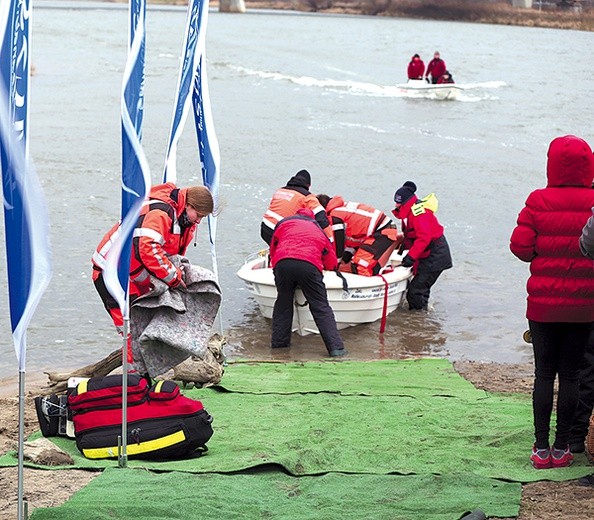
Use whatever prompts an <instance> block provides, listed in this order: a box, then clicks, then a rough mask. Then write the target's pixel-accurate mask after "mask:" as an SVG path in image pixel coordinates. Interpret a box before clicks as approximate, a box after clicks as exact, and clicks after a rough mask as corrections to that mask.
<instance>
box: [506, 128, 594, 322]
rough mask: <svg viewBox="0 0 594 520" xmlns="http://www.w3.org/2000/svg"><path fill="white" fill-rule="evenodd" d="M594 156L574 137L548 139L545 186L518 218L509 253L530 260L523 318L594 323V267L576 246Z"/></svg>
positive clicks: (589, 197) (589, 203) (593, 202)
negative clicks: (525, 309)
mask: <svg viewBox="0 0 594 520" xmlns="http://www.w3.org/2000/svg"><path fill="white" fill-rule="evenodd" d="M593 179H594V157H593V156H592V150H591V149H590V147H589V146H588V143H586V142H585V141H583V140H582V139H580V138H579V137H575V136H571V135H568V136H564V137H558V138H556V139H554V140H553V141H552V142H551V145H550V146H549V151H548V162H547V181H548V182H547V187H546V188H542V189H538V190H535V191H533V192H532V193H531V194H530V195H529V196H528V199H527V200H526V206H525V207H524V208H523V209H522V211H521V212H520V214H519V216H518V223H517V226H516V227H515V229H514V230H513V233H512V236H511V242H510V249H511V252H512V253H513V254H514V255H516V256H517V257H518V258H519V259H520V260H523V261H524V262H530V277H529V278H528V283H527V290H528V307H527V311H526V317H527V318H528V319H529V320H532V321H538V322H565V323H571V322H582V323H584V322H594V266H593V265H592V260H589V259H587V258H584V256H582V254H581V253H580V249H579V238H580V235H581V233H582V228H583V227H584V225H585V224H586V221H587V220H588V217H589V216H590V215H591V214H592V207H593V206H594V189H592V180H593Z"/></svg>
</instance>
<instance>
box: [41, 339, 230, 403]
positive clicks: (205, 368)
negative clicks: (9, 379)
mask: <svg viewBox="0 0 594 520" xmlns="http://www.w3.org/2000/svg"><path fill="white" fill-rule="evenodd" d="M226 344H227V340H226V339H225V338H224V337H223V336H221V335H220V334H213V335H212V336H211V338H210V340H209V343H208V349H207V351H206V354H205V356H204V359H199V358H196V357H191V358H189V359H186V361H184V362H183V363H180V364H179V365H177V366H176V367H174V368H173V370H170V371H169V372H168V373H167V374H165V375H164V376H163V379H174V380H177V381H181V382H182V383H184V384H188V383H193V384H195V385H198V386H211V385H215V384H217V383H219V382H220V380H221V377H222V376H223V363H224V362H225V355H224V354H223V348H224V346H225V345H226ZM121 366H122V349H117V350H114V351H113V352H112V353H111V354H109V356H107V357H105V358H103V359H102V360H100V361H97V363H93V364H91V365H87V366H85V367H82V368H79V369H77V370H74V371H73V372H45V374H47V377H48V379H49V382H48V384H47V386H45V387H44V388H42V389H41V394H42V395H50V394H61V393H64V392H66V390H67V388H68V379H70V378H71V377H96V376H98V377H102V376H106V375H108V374H110V373H111V372H113V371H114V370H115V369H117V368H119V367H121Z"/></svg>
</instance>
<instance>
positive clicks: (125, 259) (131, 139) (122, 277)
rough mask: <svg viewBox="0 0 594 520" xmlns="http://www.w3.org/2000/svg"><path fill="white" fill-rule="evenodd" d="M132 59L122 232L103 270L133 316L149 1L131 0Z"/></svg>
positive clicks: (144, 174)
mask: <svg viewBox="0 0 594 520" xmlns="http://www.w3.org/2000/svg"><path fill="white" fill-rule="evenodd" d="M129 14H130V28H129V30H130V33H129V40H128V43H129V49H128V60H127V62H126V68H125V70H124V79H123V82H122V98H121V118H122V207H121V224H120V232H119V233H118V235H117V238H116V240H115V241H114V243H113V245H112V247H111V249H110V253H109V256H108V259H107V264H106V266H105V269H104V271H103V277H104V280H105V285H106V287H107V289H108V290H109V292H110V293H111V295H112V296H113V297H114V298H115V299H116V301H117V302H118V304H119V306H120V309H121V311H122V316H123V317H124V318H125V319H126V318H128V317H129V308H128V307H129V305H128V300H129V293H128V288H129V277H130V255H131V252H132V233H133V231H134V228H135V226H136V221H137V219H138V215H139V214H140V210H141V208H142V205H143V203H144V201H145V199H146V196H147V193H148V191H149V189H150V185H151V178H150V171H149V167H148V162H147V160H146V157H145V155H144V150H143V149H142V145H141V141H142V120H143V112H144V55H145V40H146V32H145V31H146V24H145V15H146V2H145V0H130V12H129Z"/></svg>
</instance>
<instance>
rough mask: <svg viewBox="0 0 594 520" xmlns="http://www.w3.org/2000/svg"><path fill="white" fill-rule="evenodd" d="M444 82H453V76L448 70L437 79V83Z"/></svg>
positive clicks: (441, 83)
mask: <svg viewBox="0 0 594 520" xmlns="http://www.w3.org/2000/svg"><path fill="white" fill-rule="evenodd" d="M444 83H455V82H454V78H453V77H452V75H451V74H450V71H449V70H446V71H445V72H444V73H443V75H442V76H441V77H440V78H439V79H438V80H437V84H438V85H443V84H444Z"/></svg>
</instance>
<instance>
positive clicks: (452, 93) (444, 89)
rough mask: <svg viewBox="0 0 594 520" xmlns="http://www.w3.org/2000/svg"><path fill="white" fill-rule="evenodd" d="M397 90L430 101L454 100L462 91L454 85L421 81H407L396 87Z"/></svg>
mask: <svg viewBox="0 0 594 520" xmlns="http://www.w3.org/2000/svg"><path fill="white" fill-rule="evenodd" d="M396 86H397V87H398V88H399V89H401V90H404V91H406V92H410V93H411V94H413V95H415V96H418V97H423V98H430V99H448V100H454V99H456V98H457V97H458V94H459V93H460V92H461V91H462V90H464V89H463V88H462V87H460V86H459V85H456V84H455V83H439V84H433V83H427V82H426V81H425V80H422V79H409V80H408V83H403V84H400V85H396Z"/></svg>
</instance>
